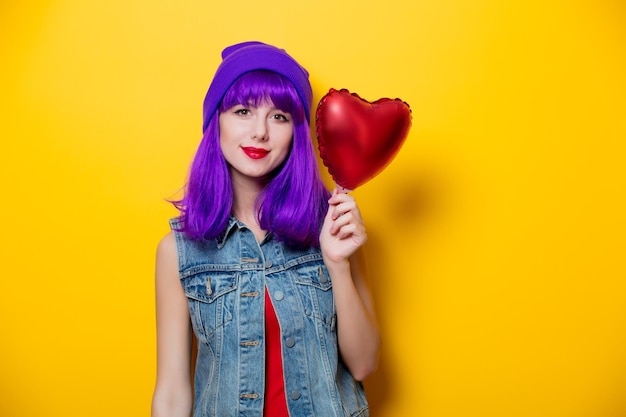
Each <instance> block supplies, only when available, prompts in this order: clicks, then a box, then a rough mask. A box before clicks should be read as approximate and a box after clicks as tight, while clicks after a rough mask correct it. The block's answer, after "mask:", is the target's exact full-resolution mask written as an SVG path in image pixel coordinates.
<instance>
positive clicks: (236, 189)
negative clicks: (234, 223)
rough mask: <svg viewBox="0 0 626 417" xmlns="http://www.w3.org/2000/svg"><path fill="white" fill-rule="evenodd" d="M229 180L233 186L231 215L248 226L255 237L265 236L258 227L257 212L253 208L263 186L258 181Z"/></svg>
mask: <svg viewBox="0 0 626 417" xmlns="http://www.w3.org/2000/svg"><path fill="white" fill-rule="evenodd" d="M231 178H232V184H233V208H232V211H233V215H234V216H235V217H236V218H237V220H239V221H240V222H242V223H244V224H245V225H246V226H248V227H249V228H250V229H251V230H252V231H253V232H254V233H255V235H257V237H259V236H262V235H265V232H264V231H262V230H261V227H260V226H259V222H258V220H257V212H256V209H255V207H254V205H255V203H256V200H257V198H258V196H259V194H260V193H261V191H263V188H264V186H265V185H264V184H262V183H261V182H259V181H250V180H247V179H242V178H237V177H235V176H233V177H231Z"/></svg>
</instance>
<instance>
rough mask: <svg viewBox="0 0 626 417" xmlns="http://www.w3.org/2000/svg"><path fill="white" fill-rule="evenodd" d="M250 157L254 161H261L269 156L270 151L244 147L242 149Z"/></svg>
mask: <svg viewBox="0 0 626 417" xmlns="http://www.w3.org/2000/svg"><path fill="white" fill-rule="evenodd" d="M241 149H242V150H243V151H244V153H245V154H246V155H248V157H250V158H252V159H261V158H264V157H266V156H267V154H268V153H270V151H268V150H267V149H263V148H253V147H242V148H241Z"/></svg>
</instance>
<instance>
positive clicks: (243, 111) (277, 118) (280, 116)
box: [235, 108, 289, 122]
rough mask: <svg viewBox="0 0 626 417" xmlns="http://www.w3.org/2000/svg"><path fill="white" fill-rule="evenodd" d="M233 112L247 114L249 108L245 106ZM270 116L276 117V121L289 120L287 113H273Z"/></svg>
mask: <svg viewBox="0 0 626 417" xmlns="http://www.w3.org/2000/svg"><path fill="white" fill-rule="evenodd" d="M235 114H239V115H241V116H247V115H249V114H250V110H249V109H246V108H242V109H237V110H235ZM272 118H273V119H276V120H278V121H281V122H288V121H289V118H288V117H287V115H285V114H282V113H276V114H273V115H272Z"/></svg>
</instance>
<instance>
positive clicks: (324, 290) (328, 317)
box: [293, 261, 335, 327]
mask: <svg viewBox="0 0 626 417" xmlns="http://www.w3.org/2000/svg"><path fill="white" fill-rule="evenodd" d="M293 274H295V277H294V281H295V283H296V284H298V287H299V289H300V294H301V296H302V302H303V305H304V312H305V314H306V315H307V316H311V317H314V318H316V319H318V320H321V321H322V323H324V324H326V325H328V326H331V327H334V325H335V302H334V299H333V292H332V291H331V290H332V287H333V284H332V282H331V281H330V276H329V275H328V271H327V270H326V266H324V263H323V262H321V261H320V262H309V263H305V264H302V265H298V266H296V267H295V268H293Z"/></svg>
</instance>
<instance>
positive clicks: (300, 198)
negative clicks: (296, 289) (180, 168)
mask: <svg viewBox="0 0 626 417" xmlns="http://www.w3.org/2000/svg"><path fill="white" fill-rule="evenodd" d="M269 102H271V103H272V104H273V105H274V106H276V107H277V108H278V109H280V110H282V111H284V112H288V113H290V114H291V117H292V119H293V124H294V133H293V142H292V146H291V150H290V154H289V156H288V158H287V159H286V161H285V162H284V163H283V165H282V166H281V167H280V168H279V169H278V170H277V172H275V173H274V177H273V178H272V179H271V180H270V181H269V183H268V184H267V185H266V187H265V189H264V191H263V192H262V193H261V194H260V195H259V197H258V199H257V202H256V207H257V213H258V220H259V223H260V225H261V227H262V228H263V229H264V230H267V231H269V232H271V233H272V234H273V235H274V236H275V237H276V238H277V239H278V240H280V241H282V242H285V243H286V244H288V245H290V246H299V247H302V246H319V233H320V230H321V227H322V224H323V221H324V217H325V215H326V211H327V210H328V198H330V193H329V191H328V190H327V189H326V187H325V186H324V184H323V182H322V180H321V177H320V174H319V170H318V164H317V159H316V156H315V151H314V149H313V144H312V143H311V135H310V126H309V121H308V120H307V119H306V117H305V113H304V108H303V105H302V102H301V101H300V98H299V96H298V94H297V92H296V90H295V88H294V87H293V85H292V84H291V83H290V82H289V81H288V80H287V79H286V78H284V77H283V76H281V75H279V74H277V73H274V72H270V71H252V72H248V73H246V74H244V75H242V76H241V77H240V78H238V79H237V81H235V83H234V84H233V85H232V86H231V87H230V88H229V89H228V91H227V92H226V94H225V95H224V98H223V99H222V102H221V103H220V105H219V108H218V111H217V112H216V113H215V114H214V115H213V116H212V117H211V119H210V121H209V124H208V126H207V128H206V130H205V132H204V135H203V137H202V141H201V142H200V145H199V146H198V150H197V152H196V155H195V157H194V160H193V162H192V164H191V168H190V172H189V178H188V180H187V185H186V187H185V194H184V197H183V198H182V199H181V200H179V201H174V202H173V204H174V205H175V206H176V208H178V209H179V210H180V212H181V215H180V219H181V221H182V229H181V230H182V231H183V232H185V234H186V235H187V237H188V238H190V239H193V240H200V239H205V240H208V239H214V238H216V237H217V236H219V235H220V234H221V233H222V232H223V231H224V229H225V228H226V226H227V225H228V220H229V217H230V215H231V210H232V200H233V190H232V183H231V179H230V174H229V168H228V164H227V162H226V160H225V159H224V156H223V155H222V151H221V148H220V142H219V123H218V118H219V113H221V112H224V111H225V110H227V109H229V108H231V107H233V106H235V105H238V104H243V105H254V106H257V105H261V104H267V103H269Z"/></svg>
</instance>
